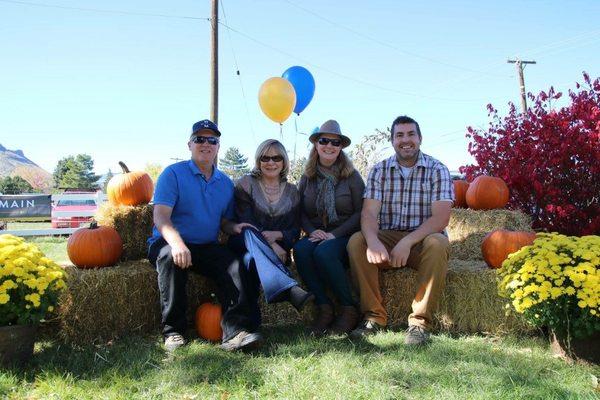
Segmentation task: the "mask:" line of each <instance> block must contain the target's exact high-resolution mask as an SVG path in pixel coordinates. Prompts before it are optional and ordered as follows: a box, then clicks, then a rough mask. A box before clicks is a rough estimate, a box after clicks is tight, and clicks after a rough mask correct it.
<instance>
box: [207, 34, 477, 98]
mask: <svg viewBox="0 0 600 400" xmlns="http://www.w3.org/2000/svg"><path fill="white" fill-rule="evenodd" d="M219 23H220V24H221V25H223V26H224V27H225V28H227V29H229V30H231V31H232V32H234V33H237V34H238V35H240V36H242V37H245V38H246V39H248V40H250V41H252V42H255V43H257V44H259V45H261V46H264V47H266V48H268V49H270V50H273V51H275V52H277V53H280V54H283V55H285V56H287V57H290V58H293V59H296V60H298V61H300V62H301V63H303V64H304V65H308V66H311V67H313V68H316V69H320V70H322V71H325V72H328V73H330V74H332V75H336V76H338V77H340V78H343V79H346V80H349V81H352V82H356V83H360V84H361V85H365V86H370V87H373V88H376V89H379V90H383V91H386V92H392V93H397V94H401V95H403V96H411V97H417V98H423V99H429V100H441V101H450V102H481V101H489V99H457V98H444V97H433V96H427V95H423V94H418V93H410V92H404V91H400V90H396V89H392V88H389V87H384V86H380V85H377V84H374V83H371V82H367V81H364V80H362V79H358V78H354V77H352V76H349V75H345V74H342V73H339V72H337V71H334V70H331V69H329V68H325V67H323V66H320V65H317V64H314V63H312V62H310V61H308V60H304V59H302V58H299V57H298V56H296V55H293V54H291V53H288V52H286V51H284V50H281V49H278V48H277V47H274V46H272V45H270V44H267V43H265V42H262V41H260V40H258V39H256V38H254V37H252V36H250V35H248V34H246V33H243V32H241V31H239V30H237V29H235V28H232V27H230V26H228V25H226V24H224V23H223V22H219Z"/></svg>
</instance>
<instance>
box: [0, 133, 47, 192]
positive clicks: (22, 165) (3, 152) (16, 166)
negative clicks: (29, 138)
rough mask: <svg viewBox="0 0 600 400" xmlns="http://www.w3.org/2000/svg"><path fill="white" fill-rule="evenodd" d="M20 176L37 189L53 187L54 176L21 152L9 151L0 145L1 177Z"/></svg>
mask: <svg viewBox="0 0 600 400" xmlns="http://www.w3.org/2000/svg"><path fill="white" fill-rule="evenodd" d="M5 176H20V177H21V178H23V179H25V180H26V181H27V182H29V184H30V185H31V186H32V187H33V188H35V189H46V188H49V187H50V186H51V185H52V175H51V174H50V173H49V172H48V171H46V170H44V169H43V168H41V167H40V166H39V165H37V164H36V163H34V162H33V161H31V160H30V159H28V158H27V157H25V154H23V151H21V150H8V149H7V148H6V147H4V146H2V145H1V144H0V177H5Z"/></svg>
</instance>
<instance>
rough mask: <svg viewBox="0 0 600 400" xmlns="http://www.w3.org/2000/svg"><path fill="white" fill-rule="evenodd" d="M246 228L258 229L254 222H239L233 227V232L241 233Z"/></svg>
mask: <svg viewBox="0 0 600 400" xmlns="http://www.w3.org/2000/svg"><path fill="white" fill-rule="evenodd" d="M244 228H254V229H256V227H255V226H254V225H252V224H249V223H247V222H240V223H239V224H235V225H233V227H232V230H233V233H235V234H236V235H239V234H240V233H242V229H244Z"/></svg>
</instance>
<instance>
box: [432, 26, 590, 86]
mask: <svg viewBox="0 0 600 400" xmlns="http://www.w3.org/2000/svg"><path fill="white" fill-rule="evenodd" d="M599 34H600V30H592V31H588V32H583V33H580V34H578V35H575V36H572V37H569V38H566V39H561V40H557V41H554V42H550V43H546V44H544V45H541V46H538V47H534V48H531V49H529V50H525V51H523V52H522V54H525V53H526V54H530V55H540V54H544V53H548V52H549V54H556V53H558V52H561V51H566V50H570V49H572V48H574V46H571V47H564V46H562V49H561V45H563V44H568V43H571V44H578V42H581V41H584V40H587V39H590V38H593V37H594V36H596V35H599ZM591 43H593V41H592V42H588V43H584V44H583V45H587V44H591ZM577 47H581V45H580V46H577ZM557 49H558V50H557ZM553 50H554V52H553ZM549 54H544V55H543V56H541V57H545V56H547V55H549ZM515 58H516V57H515ZM483 67H484V68H486V69H487V68H493V70H496V69H499V68H501V67H502V65H501V64H498V63H497V62H495V61H494V62H490V63H487V64H484V65H483ZM510 77H511V78H512V77H513V76H510ZM482 79H484V78H483V77H481V76H479V77H475V78H473V77H472V76H471V75H467V76H465V75H463V76H460V77H458V78H456V79H450V80H447V81H445V82H440V83H438V84H437V85H436V87H438V88H442V87H446V86H449V85H454V84H458V83H461V82H465V81H471V82H478V81H480V80H482ZM439 91H440V90H439V89H438V90H437V91H436V93H439Z"/></svg>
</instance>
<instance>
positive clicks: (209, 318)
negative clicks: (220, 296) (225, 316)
mask: <svg viewBox="0 0 600 400" xmlns="http://www.w3.org/2000/svg"><path fill="white" fill-rule="evenodd" d="M213 297H214V295H213ZM221 317H222V315H221V305H220V304H216V303H214V302H212V303H203V304H201V305H200V306H198V309H196V318H195V325H196V332H198V336H200V337H201V338H204V339H206V340H208V341H211V342H220V341H221V338H222V337H223V329H222V328H221Z"/></svg>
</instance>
